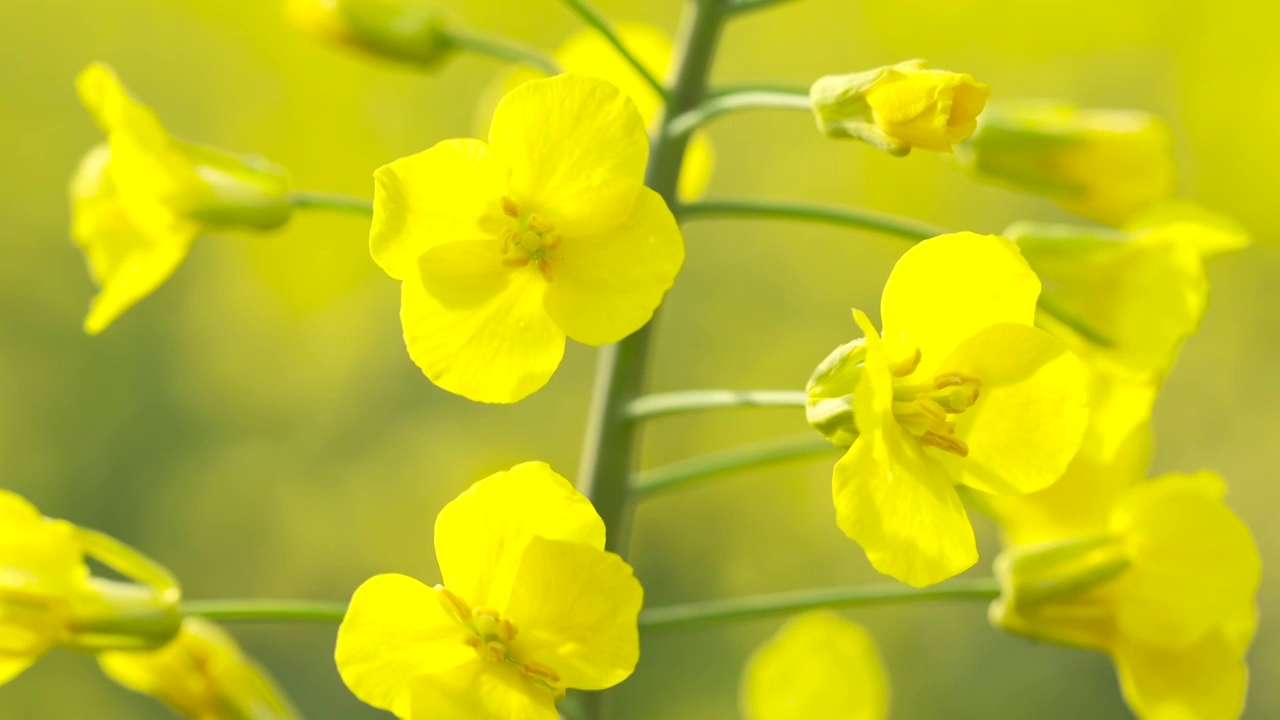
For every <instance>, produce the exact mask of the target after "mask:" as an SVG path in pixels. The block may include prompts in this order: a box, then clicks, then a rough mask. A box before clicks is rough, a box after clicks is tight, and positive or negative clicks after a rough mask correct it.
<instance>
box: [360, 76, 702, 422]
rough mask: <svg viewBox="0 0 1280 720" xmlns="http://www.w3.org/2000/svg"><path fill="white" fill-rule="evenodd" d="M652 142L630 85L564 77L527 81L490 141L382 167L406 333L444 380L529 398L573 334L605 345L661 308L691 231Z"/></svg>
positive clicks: (376, 253)
mask: <svg viewBox="0 0 1280 720" xmlns="http://www.w3.org/2000/svg"><path fill="white" fill-rule="evenodd" d="M648 151H649V146H648V138H647V137H646V135H645V130H644V123H643V121H642V120H641V118H640V115H639V113H637V112H636V109H635V105H634V103H632V102H631V100H630V99H628V98H627V97H626V95H624V94H622V93H621V92H620V91H619V90H618V89H617V88H615V87H614V86H613V85H611V84H609V83H607V82H605V81H603V80H600V79H598V78H592V77H585V76H581V75H559V76H556V77H553V78H549V79H546V80H533V81H530V82H527V83H524V84H523V85H521V86H520V87H518V88H516V89H515V90H513V91H511V92H510V93H509V94H508V95H507V96H506V97H505V98H504V99H503V101H502V103H501V104H500V105H499V106H498V109H497V111H495V113H494V117H493V126H492V128H491V129H490V132H489V143H488V144H485V143H484V142H481V141H479V140H447V141H445V142H442V143H439V144H437V145H436V146H435V147H432V148H431V149H429V150H427V151H425V152H422V153H419V154H417V155H413V156H410V157H407V158H403V159H401V160H397V161H396V162H394V163H391V164H390V165H387V166H386V167H383V168H382V169H380V170H378V172H377V173H376V175H375V176H374V178H375V181H376V190H375V194H374V218H373V229H372V232H371V234H370V240H369V243H370V250H371V252H372V254H373V259H374V260H375V261H376V262H377V263H378V265H379V266H381V267H382V269H383V270H385V271H386V273H387V274H388V275H390V276H391V277H393V278H395V279H397V280H400V281H402V294H401V311H400V319H401V323H402V324H403V326H404V336H405V342H406V344H407V345H408V349H409V355H410V356H411V357H412V358H413V360H414V362H416V363H417V364H418V366H419V367H420V368H422V370H423V372H424V373H426V375H427V377H429V378H430V379H431V380H432V382H434V383H435V384H437V385H439V386H440V387H442V388H444V389H446V390H448V391H450V392H453V393H457V394H459V395H462V396H464V397H467V398H470V399H472V400H477V401H481V402H493V403H510V402H515V401H517V400H520V399H521V398H524V397H525V396H527V395H529V394H530V393H532V392H534V391H536V390H537V389H539V388H541V387H542V386H543V385H545V384H546V382H547V380H549V379H550V378H551V375H552V374H553V373H554V372H555V370H556V368H557V367H558V366H559V365H560V360H561V358H562V356H563V355H564V343H565V337H566V336H568V337H570V338H573V339H574V340H577V341H578V342H581V343H585V344H587V345H605V344H608V343H613V342H617V341H618V340H621V339H622V338H624V337H626V336H627V335H630V334H631V333H633V332H635V331H636V330H638V329H640V328H641V327H642V326H643V325H644V324H645V323H647V322H648V321H649V319H650V318H651V317H652V316H653V312H654V310H655V309H656V308H657V307H658V305H659V304H660V303H661V302H662V298H663V296H664V295H665V294H666V291H667V289H668V288H670V287H671V284H672V283H673V282H674V281H675V277H676V274H677V273H678V272H679V270H680V266H681V265H682V264H683V262H684V240H683V237H682V236H681V234H680V228H679V227H678V226H677V225H676V221H675V218H674V217H673V216H672V214H671V211H670V209H668V208H667V205H666V203H665V202H664V201H663V199H662V197H661V196H659V195H658V194H657V193H655V192H654V191H652V190H650V189H649V188H647V187H645V186H644V167H645V162H646V160H647V158H648V154H649V153H648Z"/></svg>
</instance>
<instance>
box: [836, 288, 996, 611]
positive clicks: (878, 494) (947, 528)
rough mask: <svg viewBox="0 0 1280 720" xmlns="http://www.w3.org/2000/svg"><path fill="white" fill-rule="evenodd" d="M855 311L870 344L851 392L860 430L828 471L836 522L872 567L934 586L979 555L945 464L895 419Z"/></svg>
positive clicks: (886, 383) (875, 341)
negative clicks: (859, 376)
mask: <svg viewBox="0 0 1280 720" xmlns="http://www.w3.org/2000/svg"><path fill="white" fill-rule="evenodd" d="M854 317H855V319H856V320H857V321H858V324H859V325H860V326H861V327H862V329H863V332H864V333H865V334H866V347H867V352H866V359H865V361H864V366H863V372H862V377H861V379H860V380H859V382H858V387H857V389H856V390H855V391H854V394H853V399H854V413H855V418H856V421H857V425H858V430H859V432H860V433H861V435H860V436H859V438H858V440H857V441H855V442H854V444H853V447H851V448H850V449H849V452H848V453H847V454H846V455H845V456H844V457H843V458H841V460H840V461H839V462H838V463H836V467H835V472H834V473H833V476H832V495H833V496H834V499H835V505H836V522H837V523H838V524H839V525H840V529H841V530H843V531H844V533H845V535H847V536H848V537H849V538H850V539H852V540H854V541H856V542H857V543H858V544H859V545H861V546H862V549H863V550H864V551H865V552H866V553H867V559H868V560H870V561H871V564H872V566H874V567H875V569H876V570H879V571H880V572H882V573H884V574H886V575H890V576H892V577H895V578H897V579H899V580H901V581H903V582H905V583H908V584H910V585H914V586H916V587H923V586H925V585H932V584H933V583H936V582H940V581H942V580H945V579H947V578H949V577H952V576H954V575H957V574H959V573H961V572H963V571H964V570H965V569H966V568H968V567H970V566H972V565H973V564H974V563H975V562H977V560H978V549H977V545H976V544H975V541H974V537H973V527H972V526H971V525H970V524H969V517H968V515H967V514H966V513H965V510H964V506H963V505H962V504H961V503H960V497H959V495H957V494H956V490H955V487H954V485H953V483H952V481H951V479H950V476H949V474H948V472H947V469H946V468H945V467H943V466H942V465H941V464H940V463H938V462H937V461H935V460H934V459H933V458H931V457H929V456H928V455H927V454H926V453H925V452H924V448H923V447H922V446H921V445H920V442H919V441H918V440H917V439H916V438H915V437H914V436H912V435H910V434H909V433H907V432H906V431H905V430H903V429H902V427H901V426H900V425H898V423H897V421H896V420H894V419H893V416H892V410H891V407H892V402H893V387H892V375H891V374H890V373H889V368H888V365H887V360H886V358H885V354H884V349H883V347H882V345H881V343H880V339H879V338H878V337H877V336H876V332H875V328H873V327H872V326H871V323H870V321H869V320H868V319H867V317H866V315H864V314H863V313H861V312H857V311H855V312H854Z"/></svg>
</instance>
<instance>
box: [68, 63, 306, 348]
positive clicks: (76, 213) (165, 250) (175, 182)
mask: <svg viewBox="0 0 1280 720" xmlns="http://www.w3.org/2000/svg"><path fill="white" fill-rule="evenodd" d="M76 87H77V89H78V90H79V92H80V99H81V102H83V103H84V105H85V107H86V108H88V110H89V112H90V113H91V114H92V115H93V116H94V119H95V120H96V121H97V123H98V125H99V126H100V127H101V128H102V130H103V132H104V133H106V135H107V142H106V143H104V144H102V145H99V146H98V147H96V148H94V149H93V150H91V151H90V152H89V153H88V154H87V155H86V156H85V158H84V159H83V160H82V161H81V163H80V167H79V169H78V170H77V171H76V174H75V177H74V178H73V179H72V181H71V187H70V194H71V207H72V227H71V234H72V237H73V238H74V239H75V241H76V244H77V245H79V246H80V249H81V250H82V251H83V252H84V254H85V257H86V258H87V259H88V262H89V272H90V274H91V275H92V277H93V281H94V283H96V284H97V285H98V286H99V287H100V288H101V292H99V293H98V296H97V297H96V298H94V300H93V304H92V306H91V307H90V310H89V315H88V317H87V318H85V331H86V332H89V333H91V334H97V333H99V332H102V331H103V330H104V329H106V328H107V326H108V325H110V324H111V323H112V322H114V321H115V319H116V318H118V317H119V316H120V315H121V314H122V313H124V311H126V310H128V309H129V308H130V307H132V306H133V305H134V304H136V303H137V302H138V301H139V300H141V299H142V298H144V297H146V296H147V295H149V294H151V293H152V292H153V291H154V290H155V289H156V288H157V287H159V286H160V285H161V284H163V283H164V281H165V280H167V279H168V278H169V276H170V275H172V274H173V272H174V270H176V269H177V267H178V265H180V264H181V263H182V261H183V259H185V258H186V256H187V251H188V250H189V249H190V247H191V243H192V241H193V240H195V238H196V236H197V235H199V234H201V233H203V232H207V231H217V230H229V229H236V228H248V229H255V230H269V229H272V228H276V227H279V226H280V225H282V224H284V223H285V222H287V221H288V220H289V217H290V214H291V213H292V208H291V206H290V205H289V202H288V198H287V197H286V192H287V190H288V178H287V177H286V175H285V172H284V170H283V169H281V168H279V167H277V166H275V165H272V164H270V163H267V162H265V161H263V160H261V159H258V158H250V157H240V156H235V155H231V154H229V153H226V152H223V151H221V150H215V149H212V148H206V147H201V146H197V145H191V144H188V143H184V142H181V141H179V140H175V139H173V138H171V137H170V136H169V134H168V133H167V132H166V131H165V129H164V127H163V126H162V125H161V124H160V121H159V120H157V119H156V116H155V114H154V113H152V112H151V110H150V109H148V108H147V107H145V106H143V105H141V104H139V103H138V102H137V101H136V100H134V99H133V98H131V97H130V96H129V94H128V92H127V91H126V90H125V88H124V87H123V86H122V85H121V84H120V81H119V79H118V78H116V76H115V74H114V73H112V71H111V70H110V69H109V68H107V67H106V66H105V65H101V64H93V65H90V66H89V67H88V68H86V69H85V70H84V71H83V72H81V73H80V76H79V77H78V78H77V79H76Z"/></svg>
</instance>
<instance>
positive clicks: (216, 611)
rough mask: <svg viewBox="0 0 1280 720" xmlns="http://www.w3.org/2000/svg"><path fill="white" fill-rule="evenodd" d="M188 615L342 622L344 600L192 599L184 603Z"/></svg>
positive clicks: (224, 619)
mask: <svg viewBox="0 0 1280 720" xmlns="http://www.w3.org/2000/svg"><path fill="white" fill-rule="evenodd" d="M182 610H183V612H184V613H186V614H187V615H189V616H196V617H202V618H205V619H207V620H216V621H218V622H307V623H336V622H342V617H343V615H345V614H346V612H347V606H346V604H345V603H340V602H324V601H320V600H190V601H188V602H185V603H183V604H182Z"/></svg>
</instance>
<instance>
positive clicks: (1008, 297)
mask: <svg viewBox="0 0 1280 720" xmlns="http://www.w3.org/2000/svg"><path fill="white" fill-rule="evenodd" d="M1039 293H1040V282H1039V280H1037V279H1036V276H1035V274H1034V273H1032V272H1031V269H1030V268H1029V267H1027V263H1026V261H1025V260H1023V259H1022V257H1021V256H1020V255H1019V254H1018V250H1017V248H1016V247H1015V246H1014V244H1013V243H1011V242H1010V241H1008V240H1006V239H1004V238H1001V237H995V236H979V235H974V234H972V233H957V234H954V235H944V236H941V237H937V238H933V239H932V240H926V241H924V242H922V243H920V244H919V245H916V246H915V247H914V248H912V249H911V250H909V251H908V252H907V253H906V254H905V255H903V257H902V258H901V259H900V260H899V261H898V263H897V265H896V266H895V267H894V269H893V273H892V274H891V275H890V277H889V280H888V282H887V284H886V285H885V288H884V296H883V299H882V304H881V315H882V318H883V321H884V337H883V339H882V338H881V337H880V335H879V334H877V333H876V330H875V327H874V326H873V325H872V324H871V321H870V320H869V319H868V318H867V316H866V315H865V314H863V313H862V312H860V311H857V310H855V311H854V316H855V319H856V320H857V322H858V325H859V326H860V327H861V328H862V331H863V333H864V335H865V342H864V346H863V352H862V354H861V356H860V357H861V359H862V364H863V366H862V369H861V375H860V377H859V378H858V381H857V385H856V389H855V390H854V392H853V410H854V420H855V423H856V426H857V432H858V439H857V440H856V441H854V443H853V446H852V447H851V448H850V449H849V452H848V453H847V454H846V455H845V456H844V458H843V459H841V460H840V461H839V462H838V463H837V464H836V467H835V473H834V479H833V493H834V497H835V504H836V513H837V520H838V522H839V524H840V527H841V529H843V530H844V532H845V534H846V535H848V536H849V537H850V538H852V539H854V540H856V541H857V542H858V543H859V544H860V545H862V547H863V549H864V550H865V551H866V553H867V557H868V559H870V561H871V564H872V565H874V566H875V568H876V569H877V570H879V571H880V572H882V573H885V574H887V575H892V576H893V577H895V578H898V579H899V580H902V581H903V582H906V583H909V584H911V585H915V586H924V585H929V584H932V583H936V582H938V581H941V580H945V579H946V578H949V577H951V576H953V575H956V574H957V573H960V572H961V571H963V570H965V569H966V568H968V567H969V566H971V565H973V564H974V563H975V562H976V561H977V557H978V553H977V547H976V545H975V542H974V537H973V527H972V526H971V525H970V523H969V518H968V515H967V514H966V513H965V509H964V506H963V505H962V504H961V502H960V496H959V494H958V493H957V491H956V486H957V485H963V486H968V487H971V488H975V489H978V490H982V491H985V492H989V493H995V494H999V495H1012V494H1022V493H1029V492H1034V491H1036V490H1040V489H1042V488H1044V487H1046V486H1048V485H1049V484H1050V483H1052V482H1053V481H1055V480H1057V479H1058V477H1059V476H1061V475H1062V472H1063V470H1064V469H1065V468H1066V466H1067V463H1068V462H1069V461H1070V460H1071V457H1072V456H1073V455H1075V453H1076V451H1077V450H1078V449H1079V447H1080V441H1081V438H1082V436H1083V433H1084V429H1085V423H1086V419H1087V408H1086V401H1085V398H1086V389H1085V383H1084V373H1083V370H1082V368H1081V366H1080V362H1079V360H1077V359H1076V357H1075V355H1073V354H1072V353H1071V352H1070V351H1069V350H1067V349H1066V347H1065V346H1064V345H1063V344H1062V343H1061V342H1059V341H1058V340H1056V339H1054V338H1053V337H1052V336H1051V335H1049V334H1048V333H1046V332H1045V331H1043V330H1040V329H1038V328H1035V327H1033V326H1032V324H1031V323H1032V319H1033V317H1034V314H1035V308H1036V298H1037V296H1038V295H1039Z"/></svg>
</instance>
